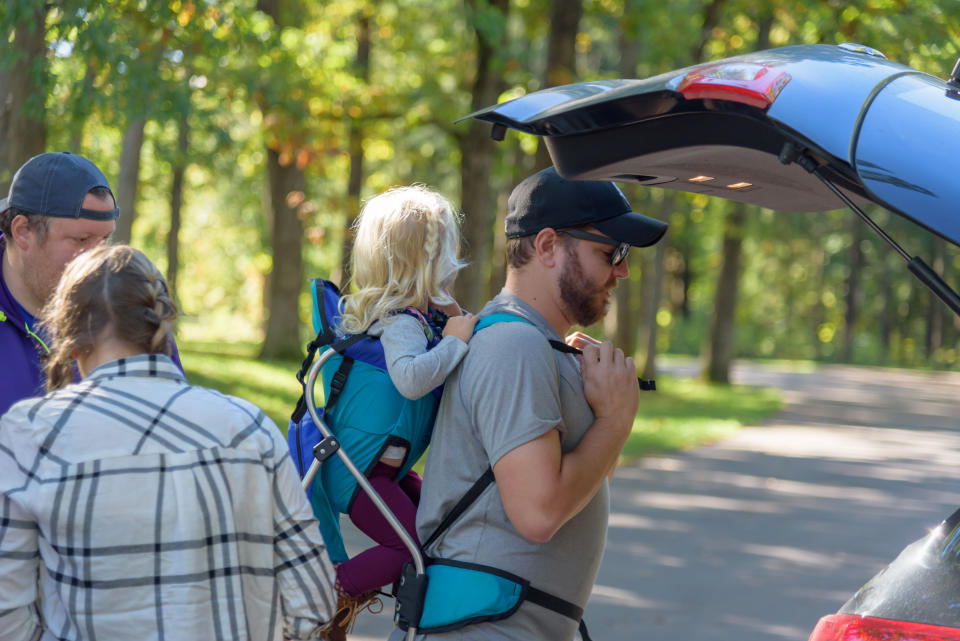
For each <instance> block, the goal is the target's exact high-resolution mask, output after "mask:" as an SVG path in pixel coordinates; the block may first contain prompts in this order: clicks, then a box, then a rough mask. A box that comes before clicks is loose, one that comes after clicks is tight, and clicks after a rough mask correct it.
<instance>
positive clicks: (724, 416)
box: [623, 376, 783, 459]
mask: <svg viewBox="0 0 960 641" xmlns="http://www.w3.org/2000/svg"><path fill="white" fill-rule="evenodd" d="M782 407H783V400H782V398H781V397H780V393H779V392H778V391H777V390H775V389H771V388H755V387H748V386H745V385H709V384H707V383H703V382H701V381H698V380H695V379H691V378H674V377H672V376H658V377H657V391H656V392H654V393H642V394H641V395H640V409H639V411H638V412H637V418H636V420H635V421H634V423H633V431H632V432H631V434H630V438H629V439H628V440H627V444H626V446H625V447H624V448H623V456H624V458H626V459H631V458H636V457H639V456H643V455H645V454H649V453H651V452H665V451H671V450H677V449H687V448H690V447H694V446H696V445H702V444H704V443H709V442H712V441H715V440H718V439H720V438H723V437H725V436H729V435H730V434H732V433H733V432H735V431H736V430H738V429H740V428H741V427H743V426H745V425H756V424H758V423H760V422H761V421H763V420H764V419H765V418H767V417H769V416H770V415H772V414H774V413H775V412H777V411H779V410H780V409H781V408H782Z"/></svg>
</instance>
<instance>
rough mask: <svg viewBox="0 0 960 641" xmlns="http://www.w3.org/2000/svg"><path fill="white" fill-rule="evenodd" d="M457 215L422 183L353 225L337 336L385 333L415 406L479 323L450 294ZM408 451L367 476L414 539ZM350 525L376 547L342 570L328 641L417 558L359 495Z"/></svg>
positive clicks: (397, 449)
mask: <svg viewBox="0 0 960 641" xmlns="http://www.w3.org/2000/svg"><path fill="white" fill-rule="evenodd" d="M458 222H459V221H458V215H457V213H456V211H455V210H454V208H453V205H452V204H451V203H450V201H449V200H447V199H446V198H444V197H443V196H441V195H440V194H438V193H436V192H433V191H430V190H428V189H426V188H424V187H421V186H417V185H414V186H410V187H399V188H394V189H391V190H389V191H387V192H385V193H383V194H380V195H379V196H376V197H375V198H373V199H371V200H370V201H369V202H367V204H366V205H365V206H364V208H363V210H362V211H361V213H360V216H359V217H358V219H357V222H356V224H355V227H354V231H355V239H354V244H353V253H352V255H351V261H350V262H351V270H352V274H353V276H352V282H353V286H354V291H353V293H350V294H348V295H345V296H344V297H343V299H342V300H343V313H342V317H341V327H340V329H342V330H343V332H345V333H347V334H357V333H360V332H364V331H365V332H367V333H368V334H371V335H374V336H379V338H380V342H381V344H382V346H383V351H384V356H385V358H386V364H387V371H388V373H389V375H390V380H391V381H392V382H393V384H394V386H395V387H396V388H397V390H398V391H399V392H400V393H401V394H402V395H403V396H405V397H406V398H408V399H411V400H414V399H418V398H420V397H422V396H424V395H426V394H430V393H431V392H434V391H435V390H437V389H438V388H439V387H440V386H442V385H443V382H444V380H445V379H446V377H447V375H448V374H449V373H450V372H451V371H452V370H453V369H454V368H455V367H456V366H457V364H458V363H459V362H460V360H461V359H462V358H463V356H464V354H466V352H467V343H468V342H469V340H470V337H471V336H472V335H473V328H474V326H475V325H476V323H477V317H476V316H474V315H472V314H464V313H462V312H461V310H460V307H459V306H458V305H457V303H456V301H455V300H454V299H453V298H452V297H451V296H450V293H449V292H450V287H451V286H452V284H453V280H454V278H455V277H456V275H457V272H458V271H459V270H460V269H461V268H462V267H463V265H464V263H462V262H461V261H460V259H459V257H458V254H459V249H460V232H459V227H458ZM406 454H407V452H406V448H404V447H401V446H397V445H390V446H388V447H387V448H386V450H384V452H383V455H382V456H381V458H380V460H379V462H378V463H377V464H376V466H375V467H374V469H373V471H372V472H371V473H370V475H369V480H370V483H371V484H372V485H373V487H374V488H375V489H376V490H377V492H378V493H379V494H380V496H381V497H383V499H384V501H385V502H386V504H387V505H388V506H389V507H390V509H391V511H392V512H393V513H394V514H395V515H396V516H397V518H398V520H399V521H400V522H401V523H402V525H403V527H404V528H405V529H406V530H407V532H409V533H410V535H411V536H412V537H413V538H414V540H416V523H415V521H416V509H417V504H418V502H419V500H420V485H421V478H420V476H419V475H418V474H417V473H416V472H413V471H410V472H409V473H407V474H406V475H405V476H404V477H403V478H397V476H398V471H399V468H400V467H401V465H402V464H403V461H404V457H405V455H406ZM349 515H350V519H351V521H352V522H353V523H354V524H355V525H356V526H357V527H358V528H360V530H362V531H363V532H364V533H365V534H367V535H368V536H369V537H370V538H371V539H373V540H374V541H376V542H377V545H376V546H374V547H372V548H370V549H368V550H366V551H364V552H362V553H360V554H358V555H356V556H354V557H353V558H351V559H349V560H347V561H345V562H344V563H341V564H340V565H338V566H337V590H338V597H339V599H338V601H339V602H338V616H337V617H336V619H335V621H334V627H333V628H331V630H330V632H328V637H327V638H329V639H337V638H344V637H343V636H337V635H345V634H346V631H347V630H348V629H349V627H350V626H351V624H352V622H353V618H354V617H355V616H356V613H357V612H358V611H359V610H360V609H361V608H362V607H363V606H364V605H365V604H366V603H368V602H369V601H370V600H371V599H373V598H374V597H375V595H376V592H375V591H376V590H377V589H379V588H380V587H382V586H384V585H388V584H391V583H393V582H394V581H396V580H397V579H398V578H399V577H400V572H401V569H402V567H403V564H404V563H406V562H407V561H409V560H410V554H409V552H408V551H407V549H406V547H405V546H404V545H403V542H402V541H401V540H400V538H399V537H398V536H397V534H396V533H395V532H394V531H393V530H392V529H391V528H390V526H389V525H388V523H387V522H386V520H385V519H384V518H383V517H382V515H381V514H380V513H379V512H378V511H377V509H376V507H375V506H374V504H373V502H372V501H371V500H370V499H369V497H367V496H366V494H365V493H363V492H360V493H359V494H358V495H357V497H356V499H355V500H354V502H353V505H352V506H351V509H350V512H349Z"/></svg>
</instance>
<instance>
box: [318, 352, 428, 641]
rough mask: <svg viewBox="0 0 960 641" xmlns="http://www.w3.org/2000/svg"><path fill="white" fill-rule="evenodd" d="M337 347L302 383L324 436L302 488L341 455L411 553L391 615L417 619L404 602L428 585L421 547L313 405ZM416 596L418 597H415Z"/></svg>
mask: <svg viewBox="0 0 960 641" xmlns="http://www.w3.org/2000/svg"><path fill="white" fill-rule="evenodd" d="M336 353H337V352H336V350H333V349H327V350H325V351H324V352H323V353H322V354H320V355H319V356H318V357H317V360H316V362H314V364H313V365H312V366H311V367H310V371H309V373H308V374H307V378H306V380H305V381H304V383H303V400H304V402H305V404H306V406H307V412H309V413H310V418H312V419H313V422H314V424H315V425H316V426H317V429H318V430H320V433H321V434H322V435H323V438H322V439H321V440H320V442H319V443H317V444H316V445H315V446H314V448H313V462H311V463H310V467H309V468H308V469H307V473H306V474H304V475H303V489H304V491H307V490H309V488H310V484H311V483H313V479H314V477H316V475H317V472H318V471H320V465H321V464H322V463H323V462H324V461H325V460H327V459H328V458H330V457H331V456H333V455H334V454H336V455H337V456H339V457H340V460H341V461H343V464H344V465H345V466H346V468H347V469H348V470H349V471H350V474H352V475H353V477H354V478H355V479H357V484H358V485H359V486H360V488H361V489H362V490H363V491H364V492H365V493H366V494H367V496H368V497H370V500H371V501H373V504H374V505H375V506H376V507H377V510H378V511H379V512H380V514H382V515H383V518H384V519H386V520H387V523H388V524H389V525H390V527H391V528H392V529H393V531H394V532H396V533H397V536H399V537H400V540H401V541H403V544H404V545H405V546H406V548H407V551H409V552H410V556H411V557H412V559H413V569H414V570H415V572H416V575H415V576H410V575H409V573H408V572H405V573H404V576H403V577H401V579H400V589H399V591H398V597H397V608H396V611H395V614H394V622H396V621H397V620H398V617H404V618H405V619H406V620H407V621H411V622H412V621H419V620H420V612H419V611H413V612H407V611H406V610H405V607H404V606H405V604H407V603H409V604H410V606H408V607H414V608H415V610H419V608H420V604H422V602H423V594H424V593H425V592H426V588H427V575H426V569H425V565H424V562H423V554H421V553H420V547H419V546H418V545H417V543H416V541H414V540H413V537H411V536H410V534H409V533H408V532H407V531H406V529H404V527H403V525H401V524H400V521H399V520H397V517H396V516H395V515H394V514H393V512H391V511H390V508H389V507H387V504H386V503H385V502H384V500H383V498H382V497H381V496H380V495H379V494H378V493H377V491H376V490H375V489H374V488H373V486H372V485H370V481H368V480H367V477H366V476H364V474H363V472H361V471H360V469H359V468H357V466H356V465H355V464H354V463H353V461H351V460H350V457H349V456H347V453H346V452H344V451H343V450H342V449H341V448H340V442H339V440H338V439H337V437H336V436H335V435H334V434H333V432H332V431H331V430H330V428H329V427H328V426H327V424H326V423H325V422H324V421H323V419H322V418H320V416H319V415H318V414H317V410H316V405H315V403H314V401H313V386H314V384H315V383H316V381H317V376H318V375H319V373H320V367H321V366H322V365H323V364H324V363H326V362H327V360H329V359H330V358H331V357H332V356H333V355H334V354H336ZM405 592H407V593H411V596H413V598H412V599H410V601H409V602H408V601H402V600H401V599H400V597H399V594H403V593H405ZM418 597H419V598H418ZM416 634H417V627H416V625H413V624H411V625H410V626H409V627H408V628H407V634H406V639H407V641H414V637H415V636H416Z"/></svg>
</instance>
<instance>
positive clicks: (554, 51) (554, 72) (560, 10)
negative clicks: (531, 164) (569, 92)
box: [535, 0, 583, 171]
mask: <svg viewBox="0 0 960 641" xmlns="http://www.w3.org/2000/svg"><path fill="white" fill-rule="evenodd" d="M552 4H553V10H552V11H551V13H550V36H549V40H548V42H547V75H546V78H545V81H546V82H545V84H546V86H547V87H556V86H558V85H566V84H569V83H571V82H573V81H574V79H575V78H576V75H577V74H576V57H577V32H578V31H579V30H580V18H581V16H583V1H582V0H554V1H553V3H552ZM551 164H552V161H551V160H550V153H549V152H548V151H547V145H546V144H545V143H544V142H543V139H542V138H541V139H540V144H539V145H538V146H537V161H536V167H535V171H540V170H541V169H546V168H547V167H549V166H550V165H551Z"/></svg>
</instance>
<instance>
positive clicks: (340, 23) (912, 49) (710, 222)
mask: <svg viewBox="0 0 960 641" xmlns="http://www.w3.org/2000/svg"><path fill="white" fill-rule="evenodd" d="M35 4H36V3H35V2H34V1H33V0H10V1H8V2H6V3H4V4H3V6H2V7H0V29H3V33H4V34H5V35H6V38H7V42H8V44H9V43H10V41H11V38H12V37H13V35H12V34H13V28H14V26H15V25H16V24H17V23H18V21H19V20H22V19H23V18H24V16H29V15H31V13H30V12H31V11H32V10H33V8H34V7H35ZM260 4H262V5H263V6H266V5H267V4H271V3H260ZM276 4H277V6H278V7H279V13H278V14H277V17H278V18H279V21H277V20H275V19H274V17H273V16H269V15H267V14H266V13H264V12H263V11H261V10H260V9H259V8H258V7H259V6H260V5H258V3H257V2H256V0H226V1H215V0H160V1H158V2H145V1H144V0H103V1H101V2H98V3H80V2H76V1H74V0H67V1H65V2H60V3H55V4H54V5H52V7H51V10H50V12H49V15H48V18H47V23H46V24H45V25H42V26H43V28H45V29H46V34H47V42H48V45H49V53H48V61H49V65H48V67H47V69H48V71H47V74H48V77H46V78H44V79H43V83H42V84H40V85H38V86H43V87H46V88H47V94H46V95H45V96H36V97H34V99H35V100H37V101H39V100H44V99H45V101H46V110H47V120H48V122H47V126H48V132H49V133H48V140H49V147H50V148H51V149H68V148H72V149H74V150H75V151H79V152H81V153H84V154H86V155H88V156H90V157H91V158H93V159H94V160H95V161H96V162H97V163H98V164H99V165H100V166H101V167H102V168H103V169H104V170H105V172H106V173H107V175H108V176H109V177H111V178H113V179H115V177H116V176H117V175H118V173H119V158H120V144H121V140H122V132H123V130H124V128H125V126H126V123H127V122H128V121H129V120H130V119H131V118H134V117H143V118H145V119H146V120H147V121H148V124H147V127H146V143H145V145H144V151H143V155H142V156H143V157H142V165H141V176H140V189H139V192H138V197H139V203H138V219H137V221H136V224H135V226H134V229H133V239H134V240H133V242H134V244H136V245H138V246H140V247H142V248H144V249H145V251H147V252H148V255H150V256H151V257H152V258H153V259H154V260H155V261H157V262H158V264H159V265H160V266H161V267H165V251H164V248H165V244H166V242H167V236H168V233H169V228H170V224H169V211H170V204H169V202H170V193H169V192H170V181H171V174H172V168H173V167H174V165H175V164H177V163H178V162H180V161H181V160H182V159H181V158H179V156H178V155H179V152H178V151H177V129H178V126H179V125H178V123H179V119H180V114H181V113H184V112H187V113H188V123H189V129H190V150H189V153H188V157H187V161H188V163H189V166H188V171H187V174H186V183H187V184H186V188H185V205H184V210H183V223H182V225H183V226H182V229H181V235H180V239H181V243H182V248H181V251H180V256H181V265H180V267H181V269H180V274H181V278H180V281H181V282H179V283H178V285H179V286H178V290H179V297H180V300H181V303H182V307H183V309H184V312H185V322H184V323H183V325H182V328H183V332H184V334H185V335H186V336H189V337H196V338H203V339H208V338H217V337H221V338H222V337H230V338H236V337H242V338H244V339H249V340H257V339H258V337H259V328H260V326H261V325H262V321H263V317H262V311H261V308H262V305H261V301H262V299H263V286H264V282H265V277H266V274H267V273H268V271H269V270H270V269H271V267H272V265H273V261H274V258H275V257H273V256H270V253H269V249H268V248H269V247H270V244H269V238H268V237H267V236H268V230H269V229H270V226H269V224H268V221H266V220H265V219H264V215H263V208H262V193H263V190H264V185H265V183H266V180H265V176H264V172H265V166H266V163H265V151H264V148H265V145H266V146H269V147H270V148H272V149H274V150H277V151H278V152H279V153H280V154H281V161H282V162H284V163H295V164H296V165H297V166H298V167H301V168H302V169H304V171H305V174H306V181H307V186H306V190H305V193H304V194H303V198H304V200H303V202H302V204H301V205H300V206H299V208H298V215H299V216H301V218H302V219H303V223H304V228H305V230H306V233H305V236H306V238H305V241H304V259H305V264H306V274H307V275H308V276H325V277H330V276H333V275H335V274H336V273H337V270H338V269H339V264H340V255H339V254H340V248H341V246H342V239H343V236H344V224H345V221H346V217H347V215H348V214H349V213H350V210H351V207H352V206H353V205H352V202H351V201H350V200H349V199H348V197H347V179H348V176H349V172H350V165H349V163H350V157H349V151H350V145H349V132H350V131H351V127H354V126H357V125H360V126H362V130H363V137H364V142H363V155H364V170H365V175H364V180H363V184H362V188H361V199H366V198H368V197H370V196H372V195H374V194H375V193H378V192H380V191H382V190H384V189H386V188H388V187H390V186H392V185H395V184H409V183H412V182H422V183H426V184H427V185H429V186H430V187H433V188H435V189H439V190H440V191H443V192H445V193H447V194H448V195H450V196H451V197H453V198H454V199H455V200H456V198H457V196H458V194H459V191H460V188H461V185H460V167H459V165H460V157H459V154H460V148H459V144H458V143H459V140H460V139H461V138H462V137H463V136H464V134H465V132H466V125H465V124H463V123H461V124H454V121H455V120H456V119H457V118H459V117H462V116H463V115H465V114H466V113H467V112H469V110H470V108H471V98H472V96H471V93H470V92H471V87H472V84H473V82H474V80H475V77H476V68H475V67H476V61H477V42H476V37H475V33H474V30H477V31H479V32H480V33H483V34H486V35H487V36H489V37H490V38H493V39H499V38H500V36H501V35H503V37H504V41H505V44H504V46H503V47H501V48H499V49H498V50H497V51H496V52H494V53H495V55H496V60H495V64H496V65H497V68H499V69H502V70H503V71H502V74H503V80H504V83H505V87H506V91H505V92H504V93H503V94H502V96H501V98H502V99H508V98H511V97H516V96H520V95H523V94H526V93H529V92H532V91H535V90H537V89H540V88H542V86H543V77H544V69H545V67H546V60H545V58H546V43H547V37H548V34H549V29H550V25H549V24H548V20H549V15H550V11H549V9H550V3H549V2H548V1H547V0H512V1H511V3H510V11H509V12H508V14H507V17H506V18H505V19H504V18H503V16H502V14H501V13H499V12H498V11H496V10H494V9H493V8H492V6H491V2H490V0H472V1H467V2H463V1H459V0H458V1H454V0H431V1H430V2H427V1H425V0H379V1H378V2H369V1H365V0H336V1H331V2H325V3H310V2H302V1H299V0H277V3H276ZM713 7H719V11H717V12H716V13H714V14H711V13H710V9H711V8H713ZM955 9H956V2H955V0H909V1H908V0H850V1H847V0H844V1H841V0H767V1H766V2H761V3H756V2H752V1H749V0H723V1H720V2H717V1H716V0H677V1H676V2H672V3H662V2H654V0H584V14H583V19H582V21H581V24H580V33H578V34H577V37H576V50H577V55H578V58H577V65H576V67H577V68H576V74H577V76H578V78H580V79H584V80H589V79H595V78H613V77H618V76H620V75H621V74H622V70H621V66H620V65H621V61H622V59H623V57H624V55H625V51H626V49H627V48H630V47H633V48H636V59H637V63H636V70H635V74H633V75H636V76H637V77H646V76H651V75H655V74H658V73H661V72H664V71H668V70H671V69H676V68H679V67H683V66H686V65H689V64H692V63H693V62H695V60H694V56H695V54H696V52H697V51H699V50H701V49H702V50H703V52H704V53H703V55H704V56H705V57H706V58H708V59H709V58H716V57H721V56H727V55H733V54H738V53H743V52H746V51H751V50H753V49H755V48H756V47H757V46H758V43H760V42H763V41H764V39H765V38H768V39H769V43H770V45H771V46H782V45H791V44H801V43H837V42H843V41H855V42H862V43H864V44H867V45H870V46H873V47H875V48H877V49H880V50H881V51H883V52H885V53H886V55H887V56H888V57H890V58H891V59H894V60H897V61H900V62H903V63H905V64H908V65H911V66H914V67H917V68H919V69H922V70H925V71H927V72H929V73H932V74H934V75H937V76H941V77H943V76H945V75H946V74H947V72H948V71H949V70H950V69H951V68H952V66H953V63H954V61H955V60H956V58H957V56H958V55H960V18H958V14H957V12H956V10H955ZM361 20H368V21H369V24H370V33H371V64H370V72H369V74H367V75H364V74H362V73H359V72H358V68H357V48H358V44H357V41H358V33H359V24H360V21H361ZM708 21H709V22H708ZM38 28H39V25H38ZM8 49H9V50H10V51H9V53H10V55H8V56H5V57H4V60H3V62H2V65H3V66H2V67H0V72H2V71H3V70H4V69H8V68H9V66H10V65H11V64H12V63H13V61H14V60H15V59H16V51H15V49H16V48H15V46H14V47H8ZM37 68H38V69H42V68H43V66H42V65H38V66H37ZM38 111H39V110H38ZM536 147H537V141H536V139H534V138H533V137H530V136H523V135H518V134H516V133H514V132H511V133H509V135H508V136H507V139H506V141H505V142H504V143H502V144H501V145H499V146H498V147H497V157H496V162H495V164H494V175H493V179H492V180H491V184H490V185H489V188H490V190H491V191H492V192H494V193H496V194H498V195H500V210H501V212H502V210H503V208H504V206H505V195H506V194H507V193H508V192H509V190H510V188H511V187H512V186H513V185H514V184H515V183H516V182H517V181H518V180H520V179H521V178H522V177H523V176H525V175H526V174H527V173H528V172H529V171H530V169H531V168H532V163H533V155H534V154H535V152H536ZM633 198H634V201H635V204H636V207H637V209H639V210H644V208H645V207H648V206H655V205H656V203H657V202H659V200H658V198H657V196H656V195H655V190H647V191H643V190H639V191H638V192H637V193H636V195H635V196H634V197H633ZM723 208H724V205H723V203H720V202H714V201H711V200H710V199H708V198H706V197H703V196H693V195H686V194H681V195H679V196H678V197H677V199H676V201H675V211H674V212H673V215H672V217H671V232H670V234H669V236H668V242H669V243H670V246H669V248H668V251H667V263H666V267H667V274H668V275H667V281H666V283H665V290H664V291H665V297H664V301H663V304H662V307H661V309H660V311H659V315H658V321H659V323H660V325H661V330H662V331H661V333H660V335H659V341H660V347H661V349H662V350H669V351H673V352H679V353H688V354H696V353H698V352H699V351H700V350H701V348H702V347H703V344H702V343H703V340H704V336H706V327H707V323H708V319H709V314H710V311H711V309H712V306H713V295H714V289H715V286H716V285H715V280H716V273H717V269H718V265H719V259H720V254H719V252H720V239H721V232H722V230H721V222H722V220H723V218H724V215H723ZM871 213H872V214H873V215H875V216H876V218H877V221H878V222H880V223H881V224H882V225H884V226H886V227H888V228H889V229H890V230H891V231H892V232H904V233H901V234H900V236H901V237H903V238H904V239H905V240H906V241H907V244H908V245H909V247H908V250H909V251H911V252H912V253H916V254H919V255H921V256H923V257H924V258H925V259H926V260H927V262H931V263H933V262H934V257H935V256H936V255H937V252H938V251H940V250H939V249H937V247H936V246H935V245H933V244H932V243H931V242H930V241H928V240H927V239H922V238H920V234H917V232H916V231H915V228H914V229H911V228H910V226H909V224H907V223H905V222H903V221H901V220H899V219H897V218H896V217H889V216H887V215H886V214H885V213H884V212H882V211H871ZM466 215H467V216H469V215H470V212H466ZM850 216H851V214H847V213H842V212H831V213H829V214H821V215H803V216H791V215H782V214H774V213H772V212H764V211H759V210H754V211H752V212H751V213H750V214H749V222H748V225H747V229H745V230H744V231H745V240H744V246H743V269H742V278H741V282H740V303H739V306H738V310H737V317H736V320H737V329H736V344H737V353H738V355H740V356H756V357H773V356H778V357H795V358H819V359H826V360H831V359H838V358H840V357H841V355H842V353H843V345H842V340H843V336H844V335H845V329H846V327H845V325H846V322H847V321H846V312H847V306H848V296H847V292H848V287H849V278H850V246H851V244H852V243H853V242H854V240H853V239H854V236H853V232H852V227H851V220H850ZM498 232H499V229H498ZM498 235H499V234H498ZM895 235H896V234H895ZM861 246H862V250H863V260H864V268H863V277H862V283H861V292H860V296H859V300H860V307H861V311H860V314H859V316H858V318H857V320H856V323H857V325H856V327H855V328H854V329H855V330H856V332H855V334H856V339H855V342H854V343H853V346H852V348H853V349H852V357H853V359H854V360H856V361H860V362H865V363H884V362H891V363H897V364H903V365H912V366H920V365H924V366H952V365H955V364H956V363H957V359H960V353H958V352H957V350H956V349H955V348H954V347H953V346H954V345H955V344H956V342H957V338H958V336H960V326H958V324H957V323H956V321H954V320H953V319H952V317H950V316H947V315H943V316H942V317H941V316H939V314H942V312H939V311H935V310H936V309H937V308H936V304H937V303H936V302H935V301H933V304H931V303H932V301H931V300H930V297H929V295H928V294H926V292H925V291H924V290H922V289H921V288H920V286H919V285H918V284H916V282H915V281H914V280H912V277H911V276H910V275H909V274H907V273H906V272H905V270H904V269H903V267H902V264H901V263H899V262H898V258H897V257H896V256H894V255H892V252H891V251H890V250H889V249H888V248H887V247H886V246H885V245H884V244H883V243H882V241H880V240H878V239H877V238H875V237H873V236H870V235H867V236H866V237H865V238H864V240H863V241H862V242H861ZM494 259H495V260H501V257H500V255H499V254H497V253H495V254H494ZM633 262H634V264H638V263H639V261H638V260H636V258H635V259H634V260H633ZM943 262H944V264H943V271H944V272H945V274H946V280H947V281H948V282H952V283H956V282H958V280H960V278H958V277H960V256H958V255H957V253H956V251H955V250H954V249H952V248H948V249H947V250H946V253H945V255H944V256H943ZM493 271H494V272H496V271H497V270H496V269H494V270H493ZM638 271H639V270H636V271H635V274H634V277H637V275H638V273H636V272H638ZM303 292H304V294H303V295H302V296H301V301H300V309H301V318H302V320H303V322H302V323H301V326H302V327H303V331H302V334H303V336H302V338H304V339H305V338H306V337H307V334H309V322H308V320H307V319H308V309H307V306H308V297H307V296H306V294H305V292H306V288H305V287H304V288H303ZM931 318H936V319H937V322H936V323H933V322H932V321H931V320H930V319H931ZM938 324H939V325H938ZM938 327H939V329H938ZM591 331H592V332H595V333H598V334H602V333H603V330H602V328H600V327H597V328H591Z"/></svg>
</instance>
